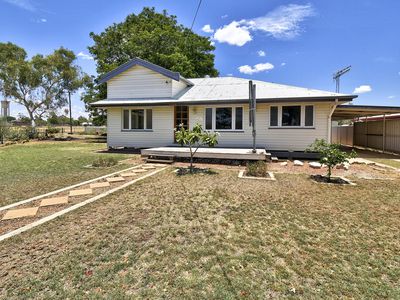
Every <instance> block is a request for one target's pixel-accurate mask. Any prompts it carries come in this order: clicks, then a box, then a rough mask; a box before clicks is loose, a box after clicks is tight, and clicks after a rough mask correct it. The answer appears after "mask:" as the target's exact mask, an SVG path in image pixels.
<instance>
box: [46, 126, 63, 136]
mask: <svg viewBox="0 0 400 300" xmlns="http://www.w3.org/2000/svg"><path fill="white" fill-rule="evenodd" d="M46 132H47V134H49V135H54V134H57V133H60V128H56V127H47V129H46Z"/></svg>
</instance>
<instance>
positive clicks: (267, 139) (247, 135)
mask: <svg viewBox="0 0 400 300" xmlns="http://www.w3.org/2000/svg"><path fill="white" fill-rule="evenodd" d="M279 105H314V109H315V115H314V127H313V128H282V127H280V128H270V127H269V108H270V106H271V105H268V104H258V105H257V115H256V130H257V139H256V141H257V146H258V147H262V148H264V147H266V148H267V150H291V151H304V150H305V149H306V148H307V147H308V146H309V145H310V144H311V143H313V142H314V141H315V139H316V138H319V139H325V140H328V126H330V122H329V124H328V118H329V113H330V110H331V107H332V104H330V103H280V104H279ZM227 106H228V105H218V106H216V105H207V106H191V107H190V110H189V122H190V126H191V127H192V126H193V125H194V124H195V123H197V122H198V123H200V124H202V125H203V126H204V110H205V108H206V107H227ZM238 106H240V105H238ZM272 106H275V105H272ZM243 108H244V111H243V130H242V131H235V132H227V131H225V132H223V131H220V132H219V133H220V136H219V142H218V146H219V147H228V146H231V147H251V146H252V135H251V127H249V119H248V118H249V110H248V105H243ZM302 119H304V114H302Z"/></svg>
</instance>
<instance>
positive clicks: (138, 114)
mask: <svg viewBox="0 0 400 300" xmlns="http://www.w3.org/2000/svg"><path fill="white" fill-rule="evenodd" d="M131 128H132V129H144V110H143V109H133V110H131Z"/></svg>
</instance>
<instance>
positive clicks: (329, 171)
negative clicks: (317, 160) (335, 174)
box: [327, 166, 332, 182]
mask: <svg viewBox="0 0 400 300" xmlns="http://www.w3.org/2000/svg"><path fill="white" fill-rule="evenodd" d="M331 175H332V167H331V166H328V176H327V177H328V182H331Z"/></svg>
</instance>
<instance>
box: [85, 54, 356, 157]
mask: <svg viewBox="0 0 400 300" xmlns="http://www.w3.org/2000/svg"><path fill="white" fill-rule="evenodd" d="M105 82H107V99H104V100H101V101H98V102H95V103H93V104H92V105H93V106H94V107H99V108H103V109H106V110H107V131H108V135H107V143H108V146H109V147H112V148H116V147H135V148H148V147H161V146H171V145H174V128H176V127H177V126H178V125H179V124H184V126H189V127H190V128H191V127H192V126H193V125H194V124H196V123H200V124H201V125H203V128H205V129H206V130H212V131H217V132H219V133H220V136H219V143H218V147H225V148H227V147H235V148H240V147H241V148H250V147H252V143H253V138H252V129H251V127H250V126H249V120H248V119H249V108H248V107H249V105H248V103H249V80H248V79H243V78H236V77H217V78H191V79H186V78H183V77H182V76H180V74H179V73H177V72H172V71H169V70H167V69H164V68H162V67H160V66H157V65H154V64H152V63H149V62H147V61H145V60H142V59H139V58H135V59H133V60H131V61H129V62H128V63H126V64H124V65H122V66H120V67H118V68H116V69H115V70H113V71H111V72H109V73H107V74H105V75H104V76H103V77H102V78H101V79H100V83H105ZM253 83H254V84H256V89H257V92H256V94H257V110H256V130H257V138H256V144H257V147H259V148H260V147H261V148H265V149H267V150H283V151H286V150H289V151H304V150H305V149H306V148H307V147H308V146H309V145H310V144H311V143H312V142H314V140H315V139H316V138H319V139H325V140H328V141H330V139H331V118H332V114H333V112H334V111H335V109H336V107H337V106H338V105H339V104H343V103H346V102H350V101H352V99H354V98H355V97H357V96H355V95H345V94H337V93H332V92H327V91H320V90H313V89H307V88H300V87H294V86H288V85H282V84H275V83H269V82H264V81H257V80H254V81H253Z"/></svg>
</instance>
